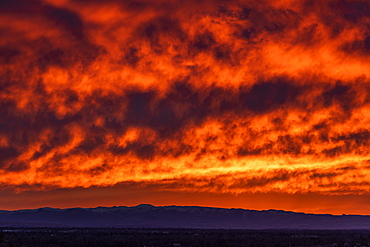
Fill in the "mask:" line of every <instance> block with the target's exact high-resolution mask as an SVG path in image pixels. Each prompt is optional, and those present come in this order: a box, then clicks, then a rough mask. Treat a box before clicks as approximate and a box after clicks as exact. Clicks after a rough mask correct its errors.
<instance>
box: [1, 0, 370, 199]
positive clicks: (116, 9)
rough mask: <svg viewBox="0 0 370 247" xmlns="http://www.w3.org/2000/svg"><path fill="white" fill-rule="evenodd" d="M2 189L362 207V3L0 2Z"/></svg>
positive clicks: (365, 78)
mask: <svg viewBox="0 0 370 247" xmlns="http://www.w3.org/2000/svg"><path fill="white" fill-rule="evenodd" d="M0 20H1V22H0V23H1V24H0V37H1V39H0V64H1V66H0V185H1V186H2V187H3V188H13V189H15V190H20V191H22V190H33V189H36V190H44V189H53V188H73V187H86V188H87V187H90V186H112V185H117V184H125V183H127V184H135V185H137V186H153V185H154V186H158V187H159V188H161V189H165V190H174V191H198V192H200V191H201V192H217V193H218V192H224V193H226V192H227V193H244V192H248V193H249V192H251V193H255V192H263V193H265V192H283V193H320V194H329V195H338V194H339V195H342V194H346V195H348V194H369V188H370V187H369V182H368V181H370V163H369V161H370V156H369V153H370V148H369V143H370V130H369V127H370V114H369V112H370V104H369V103H370V101H369V98H370V97H369V94H370V87H369V76H370V70H369V69H368V68H369V67H370V61H369V54H370V3H369V2H368V1H360V0H355V1H349V0H348V1H346V0H335V1H334V0H329V1H325V2H322V1H319V0H317V1H315V0H307V1H262V2H261V1H237V0H235V1H221V0H219V1H216V0H209V1H195V0H191V1H186V3H185V2H184V1H177V0H169V1H149V0H148V1H113V0H112V1H104V2H100V1H88V2H86V1H79V0H69V1H68V0H65V1H62V0H61V1H57V0H45V1H33V0H31V1H29V0H27V1H26V0H16V1H0Z"/></svg>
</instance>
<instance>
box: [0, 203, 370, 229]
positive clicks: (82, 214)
mask: <svg viewBox="0 0 370 247" xmlns="http://www.w3.org/2000/svg"><path fill="white" fill-rule="evenodd" d="M0 227H99V228H108V227H116V228H118V227H122V228H131V227H132V228H203V229H219V228H224V229H370V216H367V215H366V216H362V215H340V216H337V215H330V214H305V213H295V212H290V211H282V210H264V211H257V210H246V209H234V208H232V209H226V208H212V207H198V206H162V207H156V206H153V205H150V204H140V205H137V206H133V207H126V206H119V207H116V206H115V207H96V208H68V209H59V208H49V207H46V208H39V209H24V210H16V211H7V210H0Z"/></svg>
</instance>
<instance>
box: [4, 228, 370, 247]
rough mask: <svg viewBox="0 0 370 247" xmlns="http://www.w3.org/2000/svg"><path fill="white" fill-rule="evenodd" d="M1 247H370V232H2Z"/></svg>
mask: <svg viewBox="0 0 370 247" xmlns="http://www.w3.org/2000/svg"><path fill="white" fill-rule="evenodd" d="M0 234H1V240H0V243H1V244H0V246H15V247H18V246H51V247H57V246H71V247H73V246H96V247H104V246H132V247H143V246H146V247H148V246H165V247H180V246H181V247H189V246H192V247H197V246H204V247H211V246H212V247H228V246H229V247H233V246H254V247H263V246H287V247H297V246H321V247H324V246H331V247H335V246H338V247H340V246H349V247H352V246H366V247H368V246H370V230H225V229H213V230H206V229H137V228H136V229H134V228H131V229H128V228H109V229H108V228H101V229H99V228H1V229H0Z"/></svg>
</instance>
